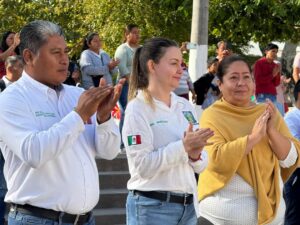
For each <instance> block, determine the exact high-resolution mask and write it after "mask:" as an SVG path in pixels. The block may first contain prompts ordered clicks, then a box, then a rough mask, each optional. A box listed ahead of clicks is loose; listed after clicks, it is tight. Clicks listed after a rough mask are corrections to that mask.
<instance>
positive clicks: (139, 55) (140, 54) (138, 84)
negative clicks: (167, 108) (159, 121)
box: [128, 37, 178, 108]
mask: <svg viewBox="0 0 300 225" xmlns="http://www.w3.org/2000/svg"><path fill="white" fill-rule="evenodd" d="M169 47H178V45H177V43H176V42H175V41H172V40H169V39H166V38H159V37H156V38H150V39H148V40H146V41H145V43H144V45H143V46H142V47H139V48H138V49H137V50H136V52H135V54H134V57H133V63H132V73H131V75H130V78H129V90H128V101H130V100H132V99H134V98H135V97H136V95H137V91H138V90H141V91H142V93H143V95H144V97H145V100H146V103H148V104H150V105H151V107H152V108H154V102H153V98H152V96H151V94H150V92H149V91H148V86H149V71H148V66H147V63H148V61H149V60H153V62H154V63H159V61H160V59H161V58H162V57H163V56H164V55H165V53H166V49H167V48H169Z"/></svg>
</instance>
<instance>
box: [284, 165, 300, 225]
mask: <svg viewBox="0 0 300 225" xmlns="http://www.w3.org/2000/svg"><path fill="white" fill-rule="evenodd" d="M283 197H284V200H285V204H286V211H285V218H284V225H298V224H300V168H298V169H296V170H295V172H294V173H293V175H292V176H291V177H290V179H289V180H288V181H287V182H286V183H285V185H284V190H283Z"/></svg>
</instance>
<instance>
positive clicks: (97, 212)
mask: <svg viewBox="0 0 300 225" xmlns="http://www.w3.org/2000/svg"><path fill="white" fill-rule="evenodd" d="M93 214H94V216H95V220H96V225H123V224H124V225H125V224H126V210H125V209H124V208H114V209H94V210H93Z"/></svg>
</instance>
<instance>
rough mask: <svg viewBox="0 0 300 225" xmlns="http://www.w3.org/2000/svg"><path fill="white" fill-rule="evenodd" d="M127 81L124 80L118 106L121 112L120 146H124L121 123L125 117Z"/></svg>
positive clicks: (120, 125) (121, 123)
mask: <svg viewBox="0 0 300 225" xmlns="http://www.w3.org/2000/svg"><path fill="white" fill-rule="evenodd" d="M128 88H129V85H128V82H127V81H126V82H125V84H124V85H123V88H122V92H121V95H120V98H119V108H120V112H121V119H120V124H119V129H120V134H121V147H123V146H124V144H123V141H122V129H123V124H124V118H125V109H126V105H127V99H128Z"/></svg>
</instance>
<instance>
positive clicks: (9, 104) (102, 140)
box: [0, 72, 120, 214]
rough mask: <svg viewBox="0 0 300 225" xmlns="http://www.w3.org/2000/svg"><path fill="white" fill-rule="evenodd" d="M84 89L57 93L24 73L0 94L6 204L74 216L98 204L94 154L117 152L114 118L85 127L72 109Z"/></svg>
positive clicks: (104, 155)
mask: <svg viewBox="0 0 300 225" xmlns="http://www.w3.org/2000/svg"><path fill="white" fill-rule="evenodd" d="M82 92H83V89H81V88H78V87H72V86H68V85H63V86H62V90H61V91H59V94H57V93H56V91H55V90H53V89H51V88H49V87H47V86H45V85H43V84H41V83H39V82H37V81H36V80H34V79H32V78H31V77H30V76H29V75H28V74H26V73H25V72H23V75H22V77H21V78H20V79H19V80H18V81H17V82H15V83H13V84H12V85H10V86H9V87H8V88H7V89H6V91H5V92H3V93H2V94H1V95H0V106H1V107H0V126H1V128H0V148H1V150H2V153H3V155H4V158H5V166H4V175H5V178H6V180H7V187H8V192H7V195H6V197H5V201H6V202H13V203H16V204H30V205H33V206H37V207H42V208H47V209H53V210H56V211H62V212H67V213H71V214H80V213H85V212H88V211H90V210H92V209H93V208H94V206H95V205H96V204H97V202H98V200H99V178H98V171H97V166H96V162H95V156H96V155H99V156H100V157H102V158H106V159H113V158H114V157H115V156H116V155H117V154H118V153H119V146H120V137H119V130H118V127H117V126H116V124H115V123H114V122H113V120H112V119H110V120H109V121H107V122H105V123H103V124H101V125H98V124H96V117H95V115H94V116H93V118H92V119H91V123H90V124H84V123H83V121H82V119H81V117H80V116H79V115H78V114H77V113H76V112H75V111H73V109H74V107H75V106H76V105H77V102H78V98H79V96H80V95H81V94H82Z"/></svg>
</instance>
